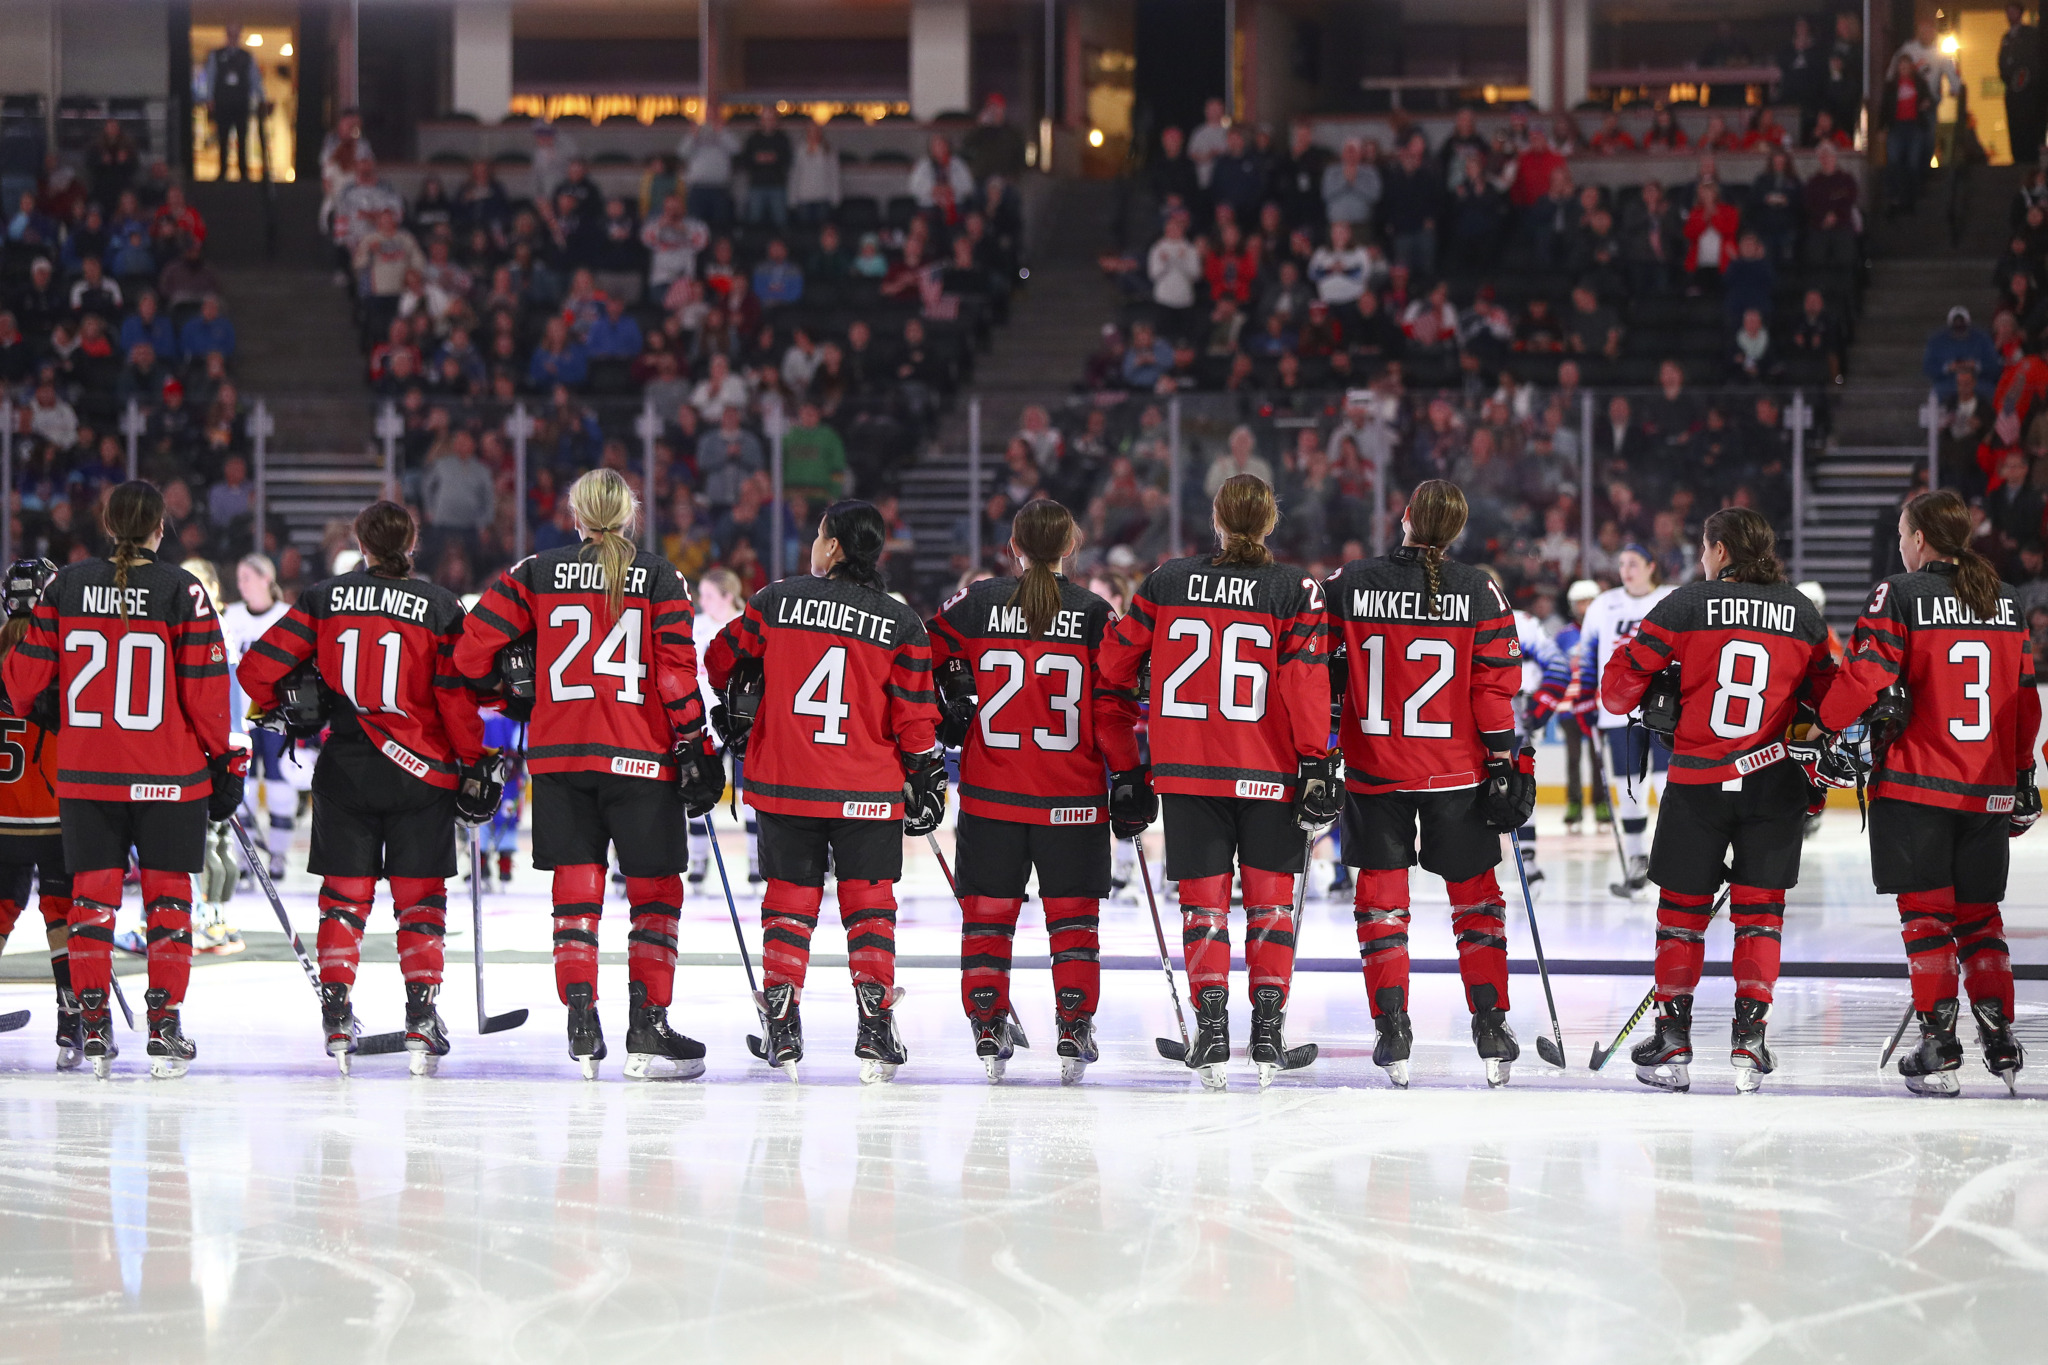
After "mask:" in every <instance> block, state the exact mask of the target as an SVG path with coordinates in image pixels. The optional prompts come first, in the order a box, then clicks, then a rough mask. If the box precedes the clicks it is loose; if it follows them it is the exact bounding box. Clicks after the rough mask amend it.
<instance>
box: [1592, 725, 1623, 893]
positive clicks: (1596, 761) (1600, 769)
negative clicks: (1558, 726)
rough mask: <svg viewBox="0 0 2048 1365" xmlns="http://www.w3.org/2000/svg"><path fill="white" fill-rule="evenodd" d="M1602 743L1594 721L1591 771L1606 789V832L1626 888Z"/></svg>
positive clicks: (1618, 818)
mask: <svg viewBox="0 0 2048 1365" xmlns="http://www.w3.org/2000/svg"><path fill="white" fill-rule="evenodd" d="M1602 743H1603V741H1602V740H1601V738H1600V727H1599V725H1598V723H1597V720H1596V723H1595V725H1594V726H1593V734H1592V737H1591V748H1592V750H1593V771H1594V773H1595V774H1597V775H1598V776H1599V778H1600V785H1601V786H1603V787H1605V788H1606V789H1607V817H1608V818H1607V831H1608V833H1610V834H1612V835H1613V836H1614V857H1615V861H1616V862H1618V863H1620V864H1621V881H1622V885H1624V886H1626V885H1628V854H1627V852H1626V851H1624V850H1623V848H1622V846H1621V814H1620V812H1619V811H1618V810H1617V809H1616V808H1615V803H1614V779H1612V778H1610V777H1609V776H1608V775H1607V760H1606V759H1604V758H1602V757H1601V755H1600V749H1601V746H1602Z"/></svg>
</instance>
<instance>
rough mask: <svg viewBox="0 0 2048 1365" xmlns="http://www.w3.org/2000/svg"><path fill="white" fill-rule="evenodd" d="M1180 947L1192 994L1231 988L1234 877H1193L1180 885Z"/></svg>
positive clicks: (1227, 874)
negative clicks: (1209, 989)
mask: <svg viewBox="0 0 2048 1365" xmlns="http://www.w3.org/2000/svg"><path fill="white" fill-rule="evenodd" d="M1180 945H1181V954H1182V956H1183V958H1184V959H1185V960H1186V962H1187V968H1188V993H1189V994H1190V995H1192V996H1194V997H1195V998H1196V999H1200V998H1201V994H1202V991H1203V990H1204V989H1206V988H1207V987H1210V986H1222V987H1225V988H1228V987H1229V985H1230V874H1229V873H1227V872H1225V873H1222V874H1221V875H1219V876H1214V877H1190V878H1188V879H1187V880H1185V881H1183V882H1182V883H1181V884H1180Z"/></svg>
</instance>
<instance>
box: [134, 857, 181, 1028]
mask: <svg viewBox="0 0 2048 1365" xmlns="http://www.w3.org/2000/svg"><path fill="white" fill-rule="evenodd" d="M142 904H143V908H144V914H145V917H146V920H147V922H148V925H149V988H150V989H151V990H153V991H163V992H165V993H166V994H167V995H168V997H169V1006H170V1008H172V1009H176V1008H177V1007H178V1006H179V1005H180V1004H181V1003H183V1001H184V999H185V987H186V984H187V983H188V982H190V981H191V979H192V874H191V873H189V872H163V871H159V870H157V869H155V868H148V867H145V868H143V869H142Z"/></svg>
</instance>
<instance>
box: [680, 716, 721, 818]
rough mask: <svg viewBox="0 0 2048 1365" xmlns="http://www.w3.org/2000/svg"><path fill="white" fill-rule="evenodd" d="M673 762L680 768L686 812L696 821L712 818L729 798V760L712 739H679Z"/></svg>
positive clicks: (707, 736) (681, 790) (708, 737)
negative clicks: (719, 805) (726, 780)
mask: <svg viewBox="0 0 2048 1365" xmlns="http://www.w3.org/2000/svg"><path fill="white" fill-rule="evenodd" d="M669 759H670V761H671V762H673V763H674V764H675V765H676V791H677V792H678V793H679V794H680V795H681V796H682V798H683V810H684V812H685V813H686V814H687V815H688V816H689V817H690V818H691V819H692V820H699V819H702V818H703V817H704V816H706V815H709V814H710V813H711V812H712V810H714V809H715V808H716V807H717V805H718V803H719V802H720V801H721V800H723V799H724V798H725V760H724V759H723V758H721V757H719V754H718V750H717V749H716V748H715V747H713V745H712V743H711V736H709V735H704V734H700V735H698V736H697V738H695V739H679V740H677V741H676V747H675V748H674V749H673V750H672V751H671V752H670V755H669Z"/></svg>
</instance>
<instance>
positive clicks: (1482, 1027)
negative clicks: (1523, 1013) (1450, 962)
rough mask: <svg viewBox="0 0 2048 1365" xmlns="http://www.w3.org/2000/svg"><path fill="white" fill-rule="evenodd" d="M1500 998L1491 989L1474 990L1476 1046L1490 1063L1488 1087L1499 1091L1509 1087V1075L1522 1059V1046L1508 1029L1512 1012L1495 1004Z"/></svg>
mask: <svg viewBox="0 0 2048 1365" xmlns="http://www.w3.org/2000/svg"><path fill="white" fill-rule="evenodd" d="M1499 998H1500V997H1499V996H1498V994H1497V993H1496V992H1495V991H1494V989H1493V987H1491V986H1474V987H1473V988H1472V1046H1474V1047H1476V1048H1478V1049H1479V1059H1480V1060H1481V1061H1483V1062H1485V1063H1486V1083H1487V1084H1488V1085H1490V1086H1492V1087H1493V1088H1494V1089H1496V1090H1498V1089H1499V1088H1500V1087H1501V1086H1504V1085H1506V1084H1507V1083H1508V1073H1509V1071H1510V1070H1511V1069H1512V1068H1513V1066H1514V1063H1515V1059H1516V1058H1517V1057H1519V1056H1521V1055H1522V1045H1521V1044H1520V1043H1518V1042H1516V1041H1515V1031H1514V1030H1513V1029H1512V1028H1510V1027H1508V1012H1507V1011H1506V1010H1504V1009H1502V1008H1501V1007H1500V1006H1498V1005H1496V1004H1495V1003H1494V1001H1495V1000H1497V999H1499Z"/></svg>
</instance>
